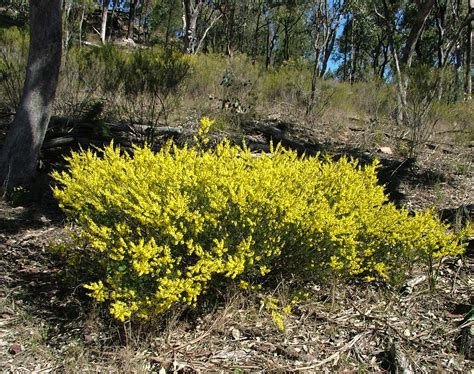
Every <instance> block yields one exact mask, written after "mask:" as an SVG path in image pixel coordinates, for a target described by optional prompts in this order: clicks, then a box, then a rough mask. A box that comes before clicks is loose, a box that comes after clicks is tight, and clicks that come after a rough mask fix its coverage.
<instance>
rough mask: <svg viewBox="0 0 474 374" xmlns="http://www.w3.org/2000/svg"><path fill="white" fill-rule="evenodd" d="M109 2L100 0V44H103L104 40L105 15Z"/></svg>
mask: <svg viewBox="0 0 474 374" xmlns="http://www.w3.org/2000/svg"><path fill="white" fill-rule="evenodd" d="M109 3H110V0H102V14H101V24H100V40H101V41H102V44H105V42H106V34H107V15H108V14H109Z"/></svg>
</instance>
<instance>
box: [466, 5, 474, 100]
mask: <svg viewBox="0 0 474 374" xmlns="http://www.w3.org/2000/svg"><path fill="white" fill-rule="evenodd" d="M473 14H474V0H469V15H470V17H469V24H468V25H467V37H466V39H467V40H466V63H465V78H464V82H465V84H464V95H465V98H466V100H472V80H473V78H474V77H473V76H472V68H473V67H474V63H473V59H472V47H473V44H474V28H473V25H472V24H473V22H474V21H473V20H472V16H473Z"/></svg>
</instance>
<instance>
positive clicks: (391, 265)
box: [54, 119, 463, 321]
mask: <svg viewBox="0 0 474 374" xmlns="http://www.w3.org/2000/svg"><path fill="white" fill-rule="evenodd" d="M210 124H211V122H210V121H209V120H207V119H203V121H202V125H203V129H202V130H201V133H200V134H201V135H202V134H203V133H204V132H205V128H206V127H209V125H210ZM68 161H69V168H68V170H67V171H64V172H61V173H59V172H56V173H54V178H55V179H56V180H57V181H58V182H59V187H56V188H55V189H54V194H55V196H56V198H57V199H58V200H59V202H60V206H61V207H62V208H63V209H64V210H65V212H66V213H67V214H68V215H69V216H70V217H71V218H72V219H73V220H74V221H75V222H76V223H77V225H78V227H79V234H78V235H77V236H76V240H78V241H79V240H82V241H84V242H85V243H86V245H85V246H84V245H82V246H81V245H76V246H69V247H66V248H65V249H64V254H65V255H66V256H67V257H68V258H70V259H71V262H73V261H76V262H78V261H77V259H80V258H86V259H87V261H88V263H90V264H94V265H95V266H96V267H97V269H98V272H97V273H96V274H95V279H92V280H90V282H89V283H88V284H87V285H85V287H86V288H87V289H88V290H90V295H91V296H92V297H93V298H95V299H96V300H97V301H99V302H107V303H109V304H110V312H111V314H112V315H113V316H114V317H115V318H117V319H118V320H121V321H124V320H126V319H129V318H131V317H132V316H134V315H136V316H138V317H140V318H147V317H148V316H151V315H154V314H158V313H161V312H163V311H165V310H167V309H169V308H170V307H172V306H173V305H174V304H176V303H187V304H189V305H195V304H196V303H197V302H198V298H199V296H200V295H202V294H203V293H205V292H212V291H213V290H215V289H216V287H222V286H223V285H225V284H228V283H229V282H238V283H240V284H241V285H246V284H248V283H252V284H257V285H258V284H259V282H261V281H262V280H263V279H264V278H265V277H270V276H272V274H279V275H282V274H283V275H287V276H288V277H290V276H292V277H297V278H301V279H308V278H307V277H311V278H314V277H318V278H319V279H321V278H328V279H334V278H350V277H365V278H366V279H373V278H384V279H387V280H390V279H392V278H393V277H399V276H401V275H403V273H404V271H405V269H406V266H405V265H411V264H413V263H414V262H415V261H417V260H421V261H426V262H430V263H431V262H432V261H433V260H434V259H439V258H441V257H443V256H445V255H451V254H458V253H460V252H462V250H463V246H462V245H461V244H460V239H461V236H462V234H458V235H457V234H455V233H453V232H449V231H448V230H447V227H446V226H445V225H444V224H442V223H441V222H440V221H439V220H438V218H437V217H436V216H435V214H434V213H433V212H429V211H428V212H424V213H419V214H417V215H415V216H410V215H409V214H408V212H407V211H406V210H399V209H397V208H396V207H395V206H394V205H393V204H391V203H388V202H387V197H386V196H385V194H384V191H383V187H382V186H379V185H378V184H377V178H376V168H377V163H374V164H373V165H369V166H366V167H364V168H362V167H360V166H358V164H357V162H356V161H350V160H347V159H345V158H342V159H341V160H339V161H337V162H334V161H331V160H330V159H326V160H320V159H319V158H316V157H314V158H304V157H298V156H297V155H296V153H295V152H292V151H288V150H285V149H282V148H280V147H276V148H275V149H274V150H273V151H272V152H271V153H268V154H262V155H258V156H256V155H252V154H251V152H250V151H249V150H248V149H245V148H243V147H237V146H232V145H230V144H229V143H228V142H226V141H224V142H223V143H221V144H219V145H218V146H217V148H216V149H210V150H205V149H203V148H201V147H200V146H199V145H198V147H196V148H186V147H185V148H178V147H177V146H175V145H174V144H173V143H169V144H168V145H167V146H166V147H164V148H163V149H162V150H161V151H160V152H158V153H153V152H152V151H151V150H150V149H148V148H146V147H145V148H143V149H141V148H137V149H136V150H135V153H134V155H133V157H132V156H129V155H127V154H121V152H120V150H119V149H117V148H115V147H114V146H113V145H111V146H109V147H107V148H106V149H104V151H103V153H101V154H100V155H98V154H97V153H96V152H93V151H90V150H88V151H82V152H80V153H74V154H73V155H72V156H71V157H70V158H69V159H68ZM79 262H80V261H79Z"/></svg>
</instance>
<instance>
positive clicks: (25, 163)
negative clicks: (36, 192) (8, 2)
mask: <svg viewBox="0 0 474 374" xmlns="http://www.w3.org/2000/svg"><path fill="white" fill-rule="evenodd" d="M29 5H30V10H29V13H30V48H29V54H28V64H27V70H26V79H25V84H24V87H23V94H22V97H21V101H20V105H19V107H18V110H17V113H16V116H15V119H14V120H13V122H12V123H11V125H10V128H9V130H8V133H7V136H6V138H5V143H4V144H3V147H2V149H1V152H0V184H2V185H3V186H4V187H5V188H7V189H10V188H12V187H14V186H16V185H18V184H24V183H29V182H30V181H31V180H32V178H33V177H34V175H35V173H36V166H37V161H38V156H39V152H40V149H41V146H42V144H43V140H44V136H45V133H46V129H47V127H48V123H49V119H50V116H51V110H52V105H53V100H54V95H55V93H56V86H57V82H58V76H59V68H60V65H61V53H62V22H61V0H30V1H29Z"/></svg>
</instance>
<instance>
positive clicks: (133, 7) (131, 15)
mask: <svg viewBox="0 0 474 374" xmlns="http://www.w3.org/2000/svg"><path fill="white" fill-rule="evenodd" d="M137 1H138V0H130V10H129V13H128V32H127V38H128V39H132V40H133V25H134V22H135V15H136V12H137Z"/></svg>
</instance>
